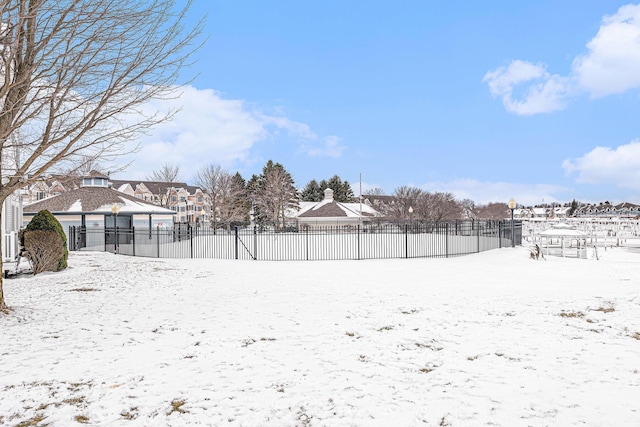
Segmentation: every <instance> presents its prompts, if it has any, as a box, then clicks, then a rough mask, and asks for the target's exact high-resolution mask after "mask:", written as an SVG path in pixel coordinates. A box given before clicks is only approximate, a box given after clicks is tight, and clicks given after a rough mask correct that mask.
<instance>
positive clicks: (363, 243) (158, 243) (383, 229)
mask: <svg viewBox="0 0 640 427" xmlns="http://www.w3.org/2000/svg"><path fill="white" fill-rule="evenodd" d="M521 241H522V223H521V222H520V221H515V222H514V223H513V236H512V224H511V222H510V221H447V222H421V223H411V224H408V223H407V224H375V225H374V224H371V225H369V224H365V225H361V226H333V227H301V228H296V229H288V230H287V231H286V232H279V231H276V230H273V229H269V228H266V229H265V228H262V229H261V228H258V227H250V228H240V227H236V228H233V229H230V230H225V229H212V228H208V227H203V226H200V227H196V226H191V225H188V224H176V226H174V227H173V228H169V229H167V228H156V229H148V228H146V229H140V228H132V229H122V228H106V229H105V228H94V229H87V228H86V227H70V228H69V236H68V242H69V250H70V251H77V250H93V251H108V252H115V253H119V254H123V255H131V256H142V257H154V258H214V259H243V260H272V261H285V260H360V259H383V258H421V257H454V256H460V255H467V254H471V253H477V252H482V251H487V250H491V249H497V248H501V247H507V246H512V245H520V244H521Z"/></svg>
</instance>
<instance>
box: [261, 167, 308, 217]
mask: <svg viewBox="0 0 640 427" xmlns="http://www.w3.org/2000/svg"><path fill="white" fill-rule="evenodd" d="M254 177H255V175H254ZM254 177H252V179H251V181H250V184H251V187H250V191H252V193H253V194H254V198H255V206H254V208H255V210H256V211H257V213H258V217H256V219H258V218H259V220H260V222H263V221H268V222H271V223H273V224H274V225H275V226H276V227H277V228H284V226H285V220H286V213H287V210H289V209H293V208H297V207H298V206H299V205H298V190H296V187H295V182H294V180H293V177H292V176H291V174H290V173H289V172H287V170H286V169H285V168H284V166H282V165H281V164H280V163H274V162H273V161H272V160H269V161H268V162H267V164H266V165H265V166H264V168H263V169H262V174H261V175H260V176H258V177H255V179H254ZM254 215H255V214H254Z"/></svg>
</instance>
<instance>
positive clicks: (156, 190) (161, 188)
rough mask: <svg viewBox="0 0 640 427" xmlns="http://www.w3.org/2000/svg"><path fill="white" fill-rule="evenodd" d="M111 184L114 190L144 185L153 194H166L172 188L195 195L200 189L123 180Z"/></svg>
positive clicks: (183, 184) (170, 183)
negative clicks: (127, 186)
mask: <svg viewBox="0 0 640 427" xmlns="http://www.w3.org/2000/svg"><path fill="white" fill-rule="evenodd" d="M110 182H111V186H112V187H113V188H120V187H121V186H122V185H124V184H130V185H131V187H133V188H136V186H137V185H138V184H144V186H145V187H147V188H148V189H149V191H151V192H152V193H153V194H165V193H166V192H167V190H169V189H170V188H176V189H180V188H184V189H186V190H187V191H189V192H190V193H193V192H195V189H196V188H198V187H194V186H193V185H187V183H186V182H160V181H128V180H122V179H112V180H110Z"/></svg>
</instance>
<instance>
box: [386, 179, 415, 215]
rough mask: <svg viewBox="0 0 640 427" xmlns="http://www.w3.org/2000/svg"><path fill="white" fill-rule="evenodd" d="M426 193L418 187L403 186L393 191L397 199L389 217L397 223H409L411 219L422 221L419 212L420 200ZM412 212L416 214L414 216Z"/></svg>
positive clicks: (389, 212)
mask: <svg viewBox="0 0 640 427" xmlns="http://www.w3.org/2000/svg"><path fill="white" fill-rule="evenodd" d="M423 194H424V192H423V191H422V190H420V189H419V188H416V187H410V186H408V185H403V186H402V187H398V188H396V189H395V190H394V191H393V196H394V197H395V201H394V203H393V204H392V205H391V207H390V209H389V211H388V213H387V215H389V216H390V217H391V219H393V220H395V221H407V220H409V219H414V218H415V219H422V218H421V216H420V212H419V206H420V200H421V198H422V196H423ZM411 211H413V212H415V216H414V214H412V213H411Z"/></svg>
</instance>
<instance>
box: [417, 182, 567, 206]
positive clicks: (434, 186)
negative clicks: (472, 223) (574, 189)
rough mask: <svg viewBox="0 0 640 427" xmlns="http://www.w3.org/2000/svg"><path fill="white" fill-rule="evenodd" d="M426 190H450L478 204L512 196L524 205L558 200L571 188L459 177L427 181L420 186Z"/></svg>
mask: <svg viewBox="0 0 640 427" xmlns="http://www.w3.org/2000/svg"><path fill="white" fill-rule="evenodd" d="M420 188H422V189H423V190H426V191H442V192H450V193H453V195H454V196H455V197H456V199H459V200H462V199H471V200H473V201H474V202H475V203H477V204H486V203H491V202H505V203H506V202H508V201H509V199H510V198H511V197H513V198H515V200H516V202H518V203H522V204H524V205H535V204H539V203H542V201H543V200H544V201H545V203H551V202H558V201H561V200H563V197H558V195H559V194H562V193H566V192H569V191H570V189H569V188H566V187H562V186H559V185H552V184H520V183H512V182H489V181H478V180H475V179H457V180H453V181H448V182H443V181H434V182H427V183H425V184H422V185H421V186H420Z"/></svg>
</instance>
